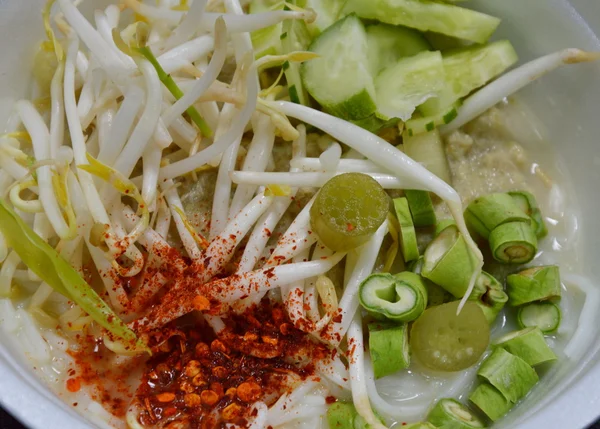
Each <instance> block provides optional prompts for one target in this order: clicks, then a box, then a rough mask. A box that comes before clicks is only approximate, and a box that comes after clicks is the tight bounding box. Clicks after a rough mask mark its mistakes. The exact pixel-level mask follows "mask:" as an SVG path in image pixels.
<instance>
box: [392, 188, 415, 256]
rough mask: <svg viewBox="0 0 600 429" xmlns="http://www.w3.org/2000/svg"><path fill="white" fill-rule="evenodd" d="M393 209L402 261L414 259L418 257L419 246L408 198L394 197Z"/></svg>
mask: <svg viewBox="0 0 600 429" xmlns="http://www.w3.org/2000/svg"><path fill="white" fill-rule="evenodd" d="M394 209H395V210H396V216H397V217H398V222H399V224H400V248H401V249H402V255H404V261H405V262H409V261H414V260H415V259H417V258H418V257H419V246H418V244H417V232H416V231H415V226H414V224H413V220H412V217H411V215H410V209H409V206H408V200H407V199H406V198H404V197H402V198H395V199H394Z"/></svg>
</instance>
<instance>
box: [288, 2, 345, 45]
mask: <svg viewBox="0 0 600 429" xmlns="http://www.w3.org/2000/svg"><path fill="white" fill-rule="evenodd" d="M343 5H344V2H343V0H304V1H298V6H300V7H303V8H310V9H312V10H314V11H315V12H316V13H317V19H315V21H314V22H312V23H310V24H308V30H309V31H310V34H311V36H313V37H316V36H318V35H319V34H321V33H322V32H323V31H325V30H326V29H327V28H328V27H330V26H331V25H333V23H334V22H336V21H337V20H338V17H339V14H340V10H341V9H342V6H343Z"/></svg>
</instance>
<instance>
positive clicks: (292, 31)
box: [281, 19, 311, 106]
mask: <svg viewBox="0 0 600 429" xmlns="http://www.w3.org/2000/svg"><path fill="white" fill-rule="evenodd" d="M310 42H311V37H310V33H309V32H308V28H307V26H306V23H305V22H304V21H302V20H299V19H288V20H287V21H284V23H283V34H282V35H281V44H282V48H283V52H285V53H290V52H294V51H305V50H306V49H308V46H309V45H310ZM283 70H284V73H285V78H286V80H287V84H288V92H289V95H290V100H291V101H292V102H293V103H298V104H302V105H304V106H309V105H310V102H309V98H308V93H307V92H306V89H305V88H304V85H302V78H301V76H300V64H298V63H295V62H289V61H286V62H285V63H284V64H283Z"/></svg>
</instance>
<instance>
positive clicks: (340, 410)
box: [327, 402, 358, 429]
mask: <svg viewBox="0 0 600 429" xmlns="http://www.w3.org/2000/svg"><path fill="white" fill-rule="evenodd" d="M357 415H358V413H357V412H356V408H354V405H352V404H350V403H348V402H334V403H333V404H331V405H330V406H329V408H328V409H327V422H328V423H329V427H330V428H336V429H354V419H355V417H356V416H357Z"/></svg>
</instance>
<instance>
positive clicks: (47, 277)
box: [0, 200, 148, 352]
mask: <svg viewBox="0 0 600 429" xmlns="http://www.w3.org/2000/svg"><path fill="white" fill-rule="evenodd" d="M0 231H1V232H2V233H3V234H4V237H5V238H6V241H7V243H8V244H9V246H10V247H12V249H13V250H14V251H15V252H17V254H18V255H19V257H20V258H21V260H22V261H23V262H24V263H25V265H27V267H28V268H29V269H31V271H33V272H34V273H35V274H36V275H37V276H38V277H40V278H41V279H42V280H43V281H44V282H46V283H47V284H48V285H50V286H51V287H52V288H53V289H54V290H55V291H57V292H58V293H60V294H61V295H64V296H65V297H67V298H68V299H69V300H71V301H73V302H75V303H76V304H77V305H79V307H81V308H82V309H83V310H84V311H85V312H86V313H87V314H89V315H90V316H91V317H92V319H94V321H96V322H97V323H98V324H99V325H101V326H102V327H104V328H105V329H106V330H107V331H108V332H110V333H111V334H112V335H113V336H114V337H115V338H117V339H119V340H120V341H121V342H122V343H123V345H124V347H125V348H127V349H128V350H137V351H140V352H142V351H148V348H147V347H146V345H145V344H144V343H143V342H142V341H141V340H139V339H138V338H137V337H136V335H135V333H134V332H133V331H131V330H130V329H129V328H128V327H127V326H126V325H125V324H124V323H123V321H122V320H121V319H120V318H119V316H117V315H116V314H115V313H114V312H113V311H112V310H111V308H110V307H109V306H108V305H106V303H105V302H104V301H103V300H102V299H101V298H100V297H99V296H98V294H97V293H96V292H95V291H94V289H92V288H91V287H90V286H89V285H88V284H87V283H86V282H85V280H84V279H83V278H82V277H81V276H80V275H79V273H78V272H77V271H76V270H75V269H74V268H73V267H71V265H69V263H68V262H67V261H66V260H65V259H63V258H62V257H61V256H60V255H59V254H58V253H57V252H56V250H54V249H53V248H52V247H51V246H50V245H49V244H48V243H46V242H45V241H44V240H43V239H42V238H41V237H40V236H39V235H37V234H36V233H35V232H34V231H33V230H32V229H31V228H30V227H29V226H27V225H26V224H25V223H24V222H23V221H22V220H21V218H20V217H19V216H18V215H17V214H16V213H15V212H14V211H13V210H12V209H11V208H10V207H8V206H7V205H6V204H5V203H4V201H2V200H0Z"/></svg>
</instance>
